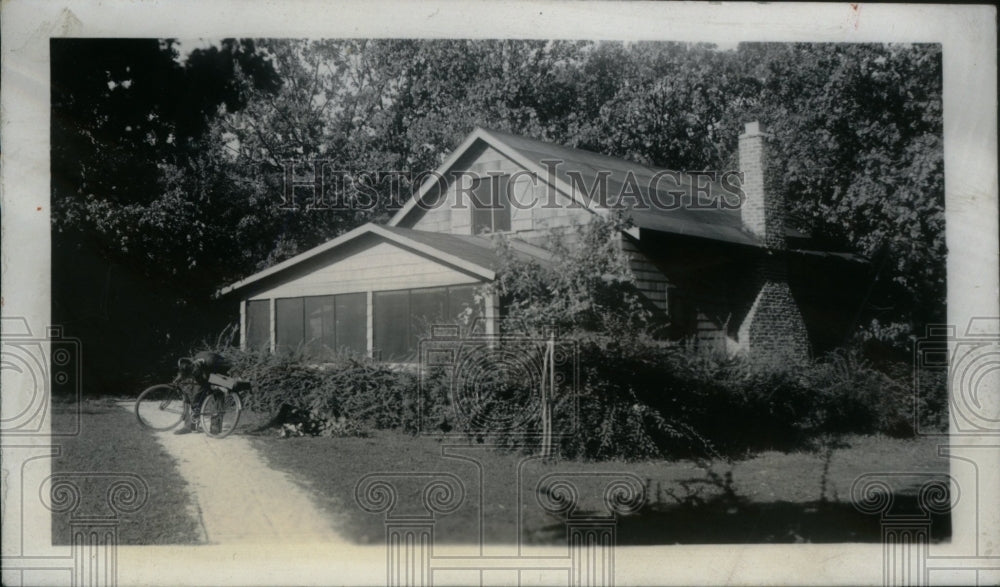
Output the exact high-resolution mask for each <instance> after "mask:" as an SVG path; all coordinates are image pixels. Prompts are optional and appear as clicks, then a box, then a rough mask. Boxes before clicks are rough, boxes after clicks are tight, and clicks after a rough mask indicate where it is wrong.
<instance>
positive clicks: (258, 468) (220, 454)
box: [122, 405, 345, 544]
mask: <svg viewBox="0 0 1000 587" xmlns="http://www.w3.org/2000/svg"><path fill="white" fill-rule="evenodd" d="M122 407H124V408H127V409H132V406H131V405H123V406H122ZM154 436H155V437H156V439H157V440H158V441H159V442H160V443H161V444H162V445H163V447H164V448H165V449H166V450H167V452H169V453H170V455H171V456H173V457H174V458H175V459H177V468H178V470H179V471H180V474H181V475H182V476H183V477H184V479H185V480H187V482H188V483H189V484H190V488H191V490H192V493H193V494H194V496H195V497H196V499H197V505H198V509H199V512H198V513H199V515H200V517H201V522H202V527H203V529H204V532H205V538H206V540H207V541H208V542H210V543H214V544H230V543H245V542H273V541H275V540H278V541H281V542H285V543H288V542H345V540H344V538H342V537H341V536H340V535H338V534H337V532H336V530H335V529H334V528H333V525H332V524H331V523H330V521H329V514H327V513H324V512H322V511H321V510H320V509H319V508H318V507H317V506H316V505H315V504H314V503H313V502H312V500H311V498H310V497H309V495H308V493H307V492H306V491H305V490H303V489H302V488H301V487H299V486H298V485H296V484H295V483H294V482H293V481H292V480H291V479H289V478H288V477H287V476H286V475H285V474H283V473H281V472H278V471H275V470H274V469H272V468H270V467H269V466H268V465H267V463H266V462H265V461H264V460H263V459H262V458H261V456H260V455H258V454H257V452H256V451H255V450H254V449H253V447H252V446H251V444H250V441H249V439H247V438H244V437H241V436H230V437H228V438H224V439H221V440H215V439H212V438H208V437H206V436H205V435H204V434H185V435H180V436H178V435H175V434H174V433H173V432H159V433H154Z"/></svg>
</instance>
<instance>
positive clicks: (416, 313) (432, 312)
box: [410, 287, 449, 350]
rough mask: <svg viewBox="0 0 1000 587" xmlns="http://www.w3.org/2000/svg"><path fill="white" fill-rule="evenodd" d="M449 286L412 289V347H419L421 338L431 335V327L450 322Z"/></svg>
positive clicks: (414, 348) (413, 348)
mask: <svg viewBox="0 0 1000 587" xmlns="http://www.w3.org/2000/svg"><path fill="white" fill-rule="evenodd" d="M448 321H449V320H448V288H445V287H435V288H429V289H414V290H410V348H411V349H412V350H416V349H417V344H418V342H419V341H420V339H421V338H426V337H428V336H430V335H431V327H432V326H434V325H437V324H444V323H446V322H448Z"/></svg>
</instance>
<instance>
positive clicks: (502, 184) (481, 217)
mask: <svg viewBox="0 0 1000 587" xmlns="http://www.w3.org/2000/svg"><path fill="white" fill-rule="evenodd" d="M509 179H510V176H509V175H488V176H486V177H481V178H477V179H475V180H473V181H472V191H471V196H472V202H471V204H472V205H471V206H470V207H471V208H472V234H479V233H481V232H483V231H485V230H488V231H490V232H503V231H509V230H510V194H508V193H507V180H509Z"/></svg>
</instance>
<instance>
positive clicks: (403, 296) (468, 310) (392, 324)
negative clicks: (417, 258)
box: [373, 285, 480, 363]
mask: <svg viewBox="0 0 1000 587" xmlns="http://www.w3.org/2000/svg"><path fill="white" fill-rule="evenodd" d="M475 288H476V286H474V285H462V286H451V287H433V288H421V289H404V290H395V291H384V292H375V294H374V296H373V303H374V304H375V307H374V312H375V332H374V335H375V340H374V346H375V352H376V357H377V358H380V359H381V360H383V361H391V362H397V363H411V362H416V361H418V360H419V357H418V352H419V345H420V340H421V339H423V338H426V337H428V336H430V334H431V327H432V326H436V325H442V324H453V325H458V326H460V327H461V326H465V325H471V324H472V323H473V321H474V320H475V318H477V317H478V316H479V315H480V312H479V310H478V308H476V305H475V297H474V296H475ZM462 334H463V335H465V334H467V333H466V332H465V331H462Z"/></svg>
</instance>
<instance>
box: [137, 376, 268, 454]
mask: <svg viewBox="0 0 1000 587" xmlns="http://www.w3.org/2000/svg"><path fill="white" fill-rule="evenodd" d="M192 367H194V368H197V367H198V365H197V362H196V361H192V360H191V359H189V358H183V359H180V360H179V361H177V376H176V377H174V380H173V381H171V382H170V383H161V384H159V385H154V386H152V387H150V388H148V389H146V390H145V391H143V392H142V393H140V394H139V397H138V398H137V399H136V401H135V416H136V418H137V419H138V420H139V423H140V424H142V425H143V426H145V427H147V428H150V429H152V430H156V431H160V432H163V431H167V430H171V429H173V428H176V427H177V425H178V424H180V423H181V422H184V421H186V420H188V419H191V420H192V422H191V424H192V428H195V427H200V428H201V430H202V431H203V432H204V433H205V434H206V435H207V436H210V437H212V438H225V437H226V436H229V435H230V434H232V432H233V430H235V429H236V425H237V424H239V421H240V415H241V414H242V412H243V401H242V400H241V399H240V394H239V392H240V391H241V390H242V389H245V388H246V387H248V386H249V383H247V382H246V381H240V380H238V379H233V378H232V377H226V376H224V375H220V374H217V373H212V374H210V375H209V376H208V378H207V381H206V382H199V381H198V380H197V379H195V377H194V376H192V375H191V373H192ZM205 383H207V385H208V388H209V389H208V391H207V392H206V394H205V397H204V399H203V400H202V401H201V405H200V406H199V408H200V409H199V410H198V411H197V412H196V413H197V416H196V417H195V416H193V414H192V409H191V399H192V398H194V397H196V396H197V394H198V392H199V391H200V390H201V388H202V386H203V385H205Z"/></svg>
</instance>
